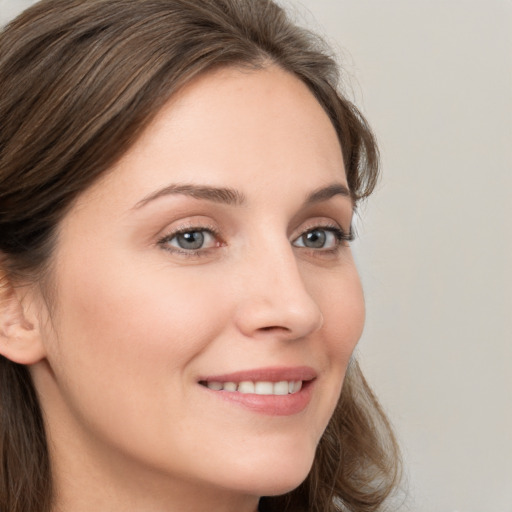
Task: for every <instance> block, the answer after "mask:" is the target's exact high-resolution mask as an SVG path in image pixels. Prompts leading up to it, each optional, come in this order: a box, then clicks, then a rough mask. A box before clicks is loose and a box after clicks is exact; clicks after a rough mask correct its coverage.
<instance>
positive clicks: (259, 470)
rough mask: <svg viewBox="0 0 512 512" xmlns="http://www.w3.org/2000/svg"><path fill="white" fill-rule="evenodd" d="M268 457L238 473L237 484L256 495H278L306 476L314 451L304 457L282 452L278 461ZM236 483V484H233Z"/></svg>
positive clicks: (293, 486)
mask: <svg viewBox="0 0 512 512" xmlns="http://www.w3.org/2000/svg"><path fill="white" fill-rule="evenodd" d="M275 459H276V457H272V458H269V460H268V461H267V463H266V464H263V465H262V464H257V465H254V466H252V467H251V468H247V469H249V471H247V472H246V471H240V472H239V473H238V485H239V486H240V488H245V489H246V490H247V491H249V492H250V494H253V495H257V496H279V495H281V494H286V493H288V492H290V491H292V490H293V489H296V488H297V487H298V486H299V485H300V484H301V483H302V482H303V481H304V480H305V479H306V477H307V476H308V474H309V472H310V470H311V466H312V465H313V459H314V453H313V454H312V455H311V456H309V457H306V456H304V454H301V456H299V457H288V456H286V455H285V454H284V453H283V454H282V458H281V459H280V460H278V461H276V460H275ZM244 469H245V468H244ZM235 485H236V484H235Z"/></svg>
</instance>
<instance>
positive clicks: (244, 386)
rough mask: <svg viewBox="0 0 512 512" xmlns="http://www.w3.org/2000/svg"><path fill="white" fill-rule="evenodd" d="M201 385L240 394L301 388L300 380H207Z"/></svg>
mask: <svg viewBox="0 0 512 512" xmlns="http://www.w3.org/2000/svg"><path fill="white" fill-rule="evenodd" d="M200 384H202V385H203V386H206V387H207V388H209V389H212V390H214V391H230V392H238V393H242V394H249V393H252V394H255V395H288V394H294V393H298V392H299V391H300V390H301V389H302V380H290V381H287V380H282V381H279V382H269V381H256V382H253V381H250V380H245V381H242V382H219V381H208V382H201V383H200Z"/></svg>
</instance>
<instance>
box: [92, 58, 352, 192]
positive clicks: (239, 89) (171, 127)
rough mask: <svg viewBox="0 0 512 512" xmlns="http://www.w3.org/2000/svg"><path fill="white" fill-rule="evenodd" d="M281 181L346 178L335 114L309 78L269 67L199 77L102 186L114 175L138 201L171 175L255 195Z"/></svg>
mask: <svg viewBox="0 0 512 512" xmlns="http://www.w3.org/2000/svg"><path fill="white" fill-rule="evenodd" d="M276 180H278V181H279V182H280V187H281V188H282V189H284V188H286V189H292V188H294V187H296V186H297V182H300V184H301V186H302V187H303V188H305V189H315V188H318V187H321V186H323V185H327V184H330V183H332V182H342V183H345V184H346V177H345V171H344V167H343V158H342V152H341V147H340V145H339V141H338V137H337V134H336V132H335V130H334V127H333V126H332V123H331V122H330V119H329V117H328V116H327V114H326V113H325V111H324V110H323V108H322V106H321V105H320V104H319V102H318V101H317V100H316V98H315V97H314V96H313V94H312V93H311V92H310V90H309V89H308V88H307V86H306V85H305V84H304V83H303V82H301V81H300V80H299V79H298V78H296V77H295V76H293V75H292V74H290V73H288V72H286V71H284V70H282V69H280V68H278V67H275V66H271V67H268V68H265V69H258V70H244V69H242V70H241V69H237V68H222V69H217V70H215V71H211V72H208V73H206V74H203V75H201V76H199V77H197V78H195V79H194V80H193V81H191V82H190V83H188V84H187V85H186V86H184V87H183V88H182V89H181V90H180V91H179V92H178V93H177V94H175V95H174V96H173V97H172V98H171V100H170V101H169V102H168V103H167V104H166V105H165V106H164V107H163V108H162V110H161V111H160V112H159V113H158V115H157V116H156V118H155V119H154V120H153V122H152V123H151V124H150V125H149V126H148V128H147V129H146V130H145V132H144V133H143V134H142V136H141V137H140V138H139V140H138V141H137V142H136V143H135V144H134V146H133V147H132V148H131V149H130V150H129V151H128V152H127V154H125V155H124V157H123V158H121V160H120V161H119V162H118V163H117V164H116V165H115V166H114V167H113V169H112V171H111V172H110V173H108V174H107V175H106V178H105V180H102V182H101V183H99V186H100V187H102V186H103V185H104V184H108V183H109V182H112V181H114V182H115V187H114V188H115V190H117V191H120V190H121V189H122V188H123V186H124V187H126V188H127V190H126V191H124V193H125V194H126V193H129V194H135V195H134V196H133V198H132V200H133V201H135V202H136V201H137V200H140V199H141V197H144V196H145V195H147V194H150V193H151V192H152V191H153V190H154V189H155V187H163V186H166V185H168V184H169V182H176V183H196V182H197V183H199V184H203V185H212V186H226V185H228V186H230V187H234V188H237V189H241V190H242V191H243V192H244V194H245V195H246V196H249V199H250V194H251V191H254V192H258V191H261V189H262V187H263V188H264V187H265V186H268V185H270V184H271V183H273V182H275V181H276ZM103 181H105V182H106V183H103ZM93 188H94V187H93ZM109 188H110V187H109ZM128 189H131V190H128ZM114 192H115V191H114Z"/></svg>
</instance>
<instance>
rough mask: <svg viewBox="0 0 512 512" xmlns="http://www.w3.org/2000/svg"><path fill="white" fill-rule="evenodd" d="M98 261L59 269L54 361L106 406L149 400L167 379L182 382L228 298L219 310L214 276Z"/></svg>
mask: <svg viewBox="0 0 512 512" xmlns="http://www.w3.org/2000/svg"><path fill="white" fill-rule="evenodd" d="M96 263H97V265H91V268H87V267H85V268H84V267H81V269H80V272H78V269H72V268H70V269H69V271H68V272H62V273H61V280H60V283H61V284H60V287H59V305H58V311H57V315H56V316H57V318H58V324H57V325H56V333H57V342H56V344H55V349H54V353H53V354H50V358H49V359H50V363H51V364H52V365H53V366H55V367H54V371H55V373H56V375H57V378H59V375H60V377H61V379H62V382H64V383H65V385H66V386H68V387H71V386H73V387H74V388H76V389H78V388H80V393H81V401H82V402H84V401H86V400H87V396H88V395H89V399H90V400H95V397H94V395H97V394H100V396H102V400H103V403H105V407H107V408H108V407H114V406H115V407H120V404H122V401H123V399H124V397H126V396H128V395H129V396H130V407H132V406H133V407H135V406H137V407H139V408H140V407H144V408H147V407H150V405H151V403H150V402H147V403H146V402H145V401H144V396H145V395H146V396H152V395H154V393H155V390H157V389H159V390H160V391H161V392H165V391H166V390H165V389H162V383H169V384H168V386H169V388H172V387H174V388H175V389H176V387H177V386H181V382H182V380H183V377H184V376H185V377H186V375H187V371H188V369H189V364H190V363H191V362H192V361H193V360H194V359H195V358H196V357H197V356H198V355H199V354H201V352H202V351H203V350H205V348H206V347H207V345H208V342H209V341H210V340H212V339H214V338H215V336H216V335H217V333H218V332H219V331H220V330H221V329H222V323H221V320H220V319H221V317H222V315H221V307H222V304H218V307H217V308H216V309H215V310H213V308H212V304H215V297H213V296H212V295H214V290H215V286H214V283H208V282H206V283H205V282H204V280H200V279H195V278H190V277H189V276H179V275H176V274H173V273H172V272H170V271H161V269H155V268H152V269H148V268H147V267H146V268H143V267H142V266H137V265H133V266H132V267H131V268H130V271H127V270H126V268H123V266H122V265H115V264H112V265H110V266H109V267H108V268H105V267H101V262H100V261H99V260H98V261H97V262H96ZM103 265H105V263H103ZM71 276H75V277H74V278H71ZM127 276H128V277H127ZM52 355H53V358H52V357H51V356H52ZM118 397H120V401H118V400H117V399H118ZM137 400H140V403H139V404H137Z"/></svg>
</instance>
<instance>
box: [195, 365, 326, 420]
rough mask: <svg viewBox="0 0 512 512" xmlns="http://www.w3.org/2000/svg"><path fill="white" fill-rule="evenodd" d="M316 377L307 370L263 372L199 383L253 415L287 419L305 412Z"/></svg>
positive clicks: (221, 376)
mask: <svg viewBox="0 0 512 512" xmlns="http://www.w3.org/2000/svg"><path fill="white" fill-rule="evenodd" d="M316 377H317V375H316V372H315V371H314V370H313V369H312V368H309V367H296V368H263V369H258V370H249V371H242V372H236V373H231V374H227V375H218V376H212V377H205V378H202V379H200V380H199V382H198V383H199V384H200V385H201V386H202V387H203V388H204V389H205V390H207V391H209V392H210V393H213V395H215V396H217V397H219V398H222V399H224V400H227V401H228V402H230V403H232V404H235V405H240V406H242V407H245V408H247V409H250V410H251V411H252V412H259V413H263V414H269V415H272V416H288V415H292V414H296V413H298V412H301V411H302V410H304V409H305V408H306V406H307V405H308V403H309V402H310V400H311V395H312V389H313V385H314V382H315V380H316Z"/></svg>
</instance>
